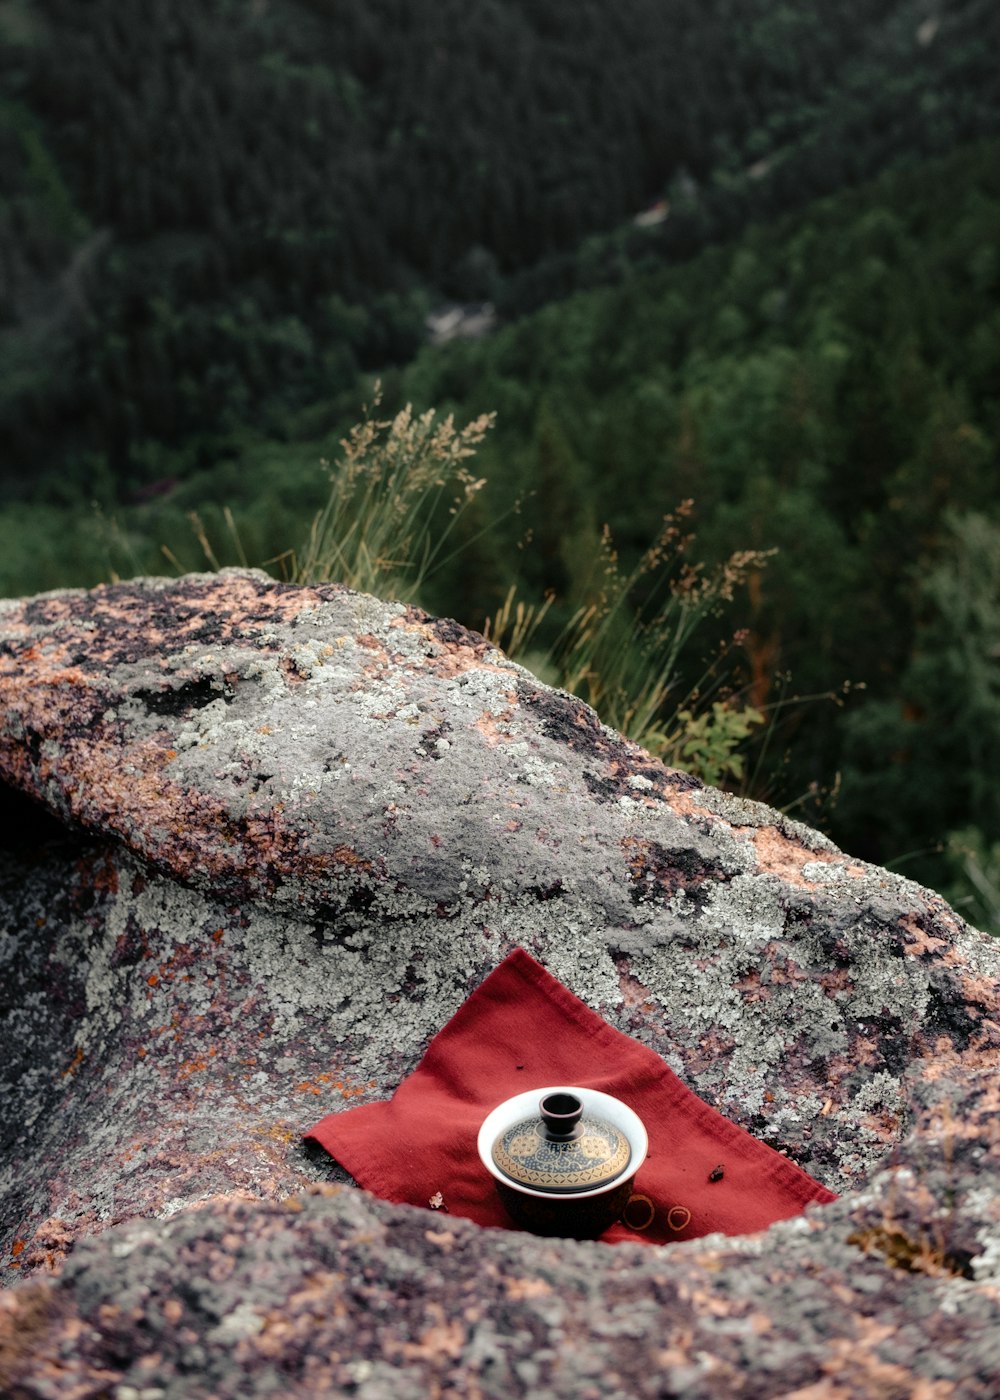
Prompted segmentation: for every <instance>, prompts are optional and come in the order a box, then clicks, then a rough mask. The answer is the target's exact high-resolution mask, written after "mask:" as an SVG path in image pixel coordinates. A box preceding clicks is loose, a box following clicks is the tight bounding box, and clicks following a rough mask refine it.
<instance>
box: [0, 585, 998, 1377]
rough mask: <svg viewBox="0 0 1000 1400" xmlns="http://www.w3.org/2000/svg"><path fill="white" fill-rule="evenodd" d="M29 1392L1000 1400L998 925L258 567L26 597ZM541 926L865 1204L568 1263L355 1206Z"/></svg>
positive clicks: (0, 1335)
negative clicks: (372, 1127) (987, 1398)
mask: <svg viewBox="0 0 1000 1400" xmlns="http://www.w3.org/2000/svg"><path fill="white" fill-rule="evenodd" d="M0 691H2V702H3V703H2V713H0V779H2V781H3V783H4V784H5V785H6V786H5V788H4V790H3V794H2V806H3V810H2V813H0V815H3V816H4V817H5V821H4V829H5V830H6V831H7V833H8V835H7V837H6V839H5V841H4V846H5V849H4V851H3V853H2V857H0V920H2V924H0V987H2V988H3V991H2V993H0V1000H2V1006H0V1013H2V1016H3V1043H4V1046H5V1047H6V1052H7V1053H6V1054H5V1056H4V1057H3V1060H2V1062H0V1102H2V1105H3V1107H2V1110H0V1111H2V1114H3V1121H2V1124H0V1148H2V1153H3V1156H2V1161H0V1196H2V1198H3V1201H4V1208H3V1211H2V1214H0V1221H2V1223H3V1226H4V1230H5V1233H4V1235H3V1237H2V1238H0V1260H2V1261H3V1263H4V1265H5V1269H6V1273H7V1279H8V1281H9V1283H10V1284H11V1286H10V1287H9V1288H8V1290H7V1291H6V1292H4V1293H0V1390H2V1391H3V1393H5V1394H6V1393H10V1394H11V1395H14V1396H25V1397H27V1396H32V1397H34V1396H38V1397H47V1396H80V1397H84V1396H95V1397H96V1396H101V1395H105V1394H107V1395H113V1396H115V1397H117V1400H136V1397H144V1400H160V1397H173V1396H185V1397H187V1396H202V1395H204V1396H215V1397H228V1396H233V1397H244V1396H251V1395H266V1394H281V1395H295V1394H302V1395H307V1394H311V1395H315V1394H323V1393H336V1394H340V1393H343V1394H356V1395H359V1396H362V1397H368V1400H377V1398H378V1397H382V1396H387V1395H392V1396H393V1397H394V1398H395V1397H407V1396H411V1395H412V1396H414V1397H417V1396H420V1397H423V1396H426V1395H435V1394H445V1393H455V1394H461V1395H469V1396H477V1395H479V1396H484V1397H485V1396H494V1395H496V1396H501V1395H504V1396H506V1395H509V1394H510V1393H511V1392H513V1393H531V1394H532V1395H541V1396H544V1395H553V1396H566V1397H570V1396H572V1397H587V1396H594V1397H595V1400H596V1397H598V1396H600V1397H602V1398H603V1397H605V1396H608V1395H614V1394H619V1395H630V1396H631V1395H636V1396H645V1395H649V1396H654V1395H655V1396H664V1395H672V1394H684V1395H706V1396H708V1395H720V1396H721V1395H726V1396H729V1395H733V1394H747V1395H753V1396H770V1395H790V1394H796V1395H800V1396H802V1397H803V1400H805V1397H809V1398H810V1400H812V1397H817V1400H818V1397H820V1396H827V1395H829V1396H837V1397H841V1396H844V1397H846V1396H855V1395H856V1396H871V1395H876V1394H877V1395H879V1396H897V1395H898V1396H899V1397H909V1396H912V1395H923V1396H926V1397H935V1400H936V1397H939V1396H941V1397H944V1396H951V1395H970V1396H972V1395H982V1394H984V1393H989V1392H990V1390H991V1389H994V1390H995V1389H996V1388H997V1387H998V1386H1000V1197H998V1193H997V1173H998V1166H1000V1079H998V1076H997V1066H998V1063H1000V944H998V943H997V942H996V941H994V940H991V939H989V938H988V937H986V936H985V935H982V934H979V933H977V932H975V931H974V930H972V929H970V928H968V927H967V926H966V925H965V924H963V922H962V921H961V920H960V919H959V918H958V917H957V915H955V914H954V913H953V912H952V911H951V910H950V909H949V908H948V906H947V905H946V904H945V903H944V902H943V901H942V900H941V899H940V898H939V897H938V896H936V895H934V894H932V893H930V892H929V891H927V890H924V889H921V888H919V887H918V886H916V885H914V884H912V883H910V882H908V881H906V880H903V879H901V878H900V877H898V876H895V875H890V874H889V873H887V872H886V871H884V870H880V869H877V868H874V867H871V866H867V865H864V864H863V863H861V862H859V861H855V860H852V859H851V858H850V857H848V856H846V855H844V854H842V853H841V852H840V851H839V850H837V849H836V848H835V847H834V846H833V845H831V843H830V842H829V841H827V840H826V839H825V838H824V837H822V836H821V835H819V834H818V833H816V832H815V831H811V830H809V829H808V828H806V827H804V826H801V825H799V824H797V823H795V822H792V821H789V820H788V819H786V818H785V817H783V816H781V815H779V814H778V813H776V812H774V811H772V810H770V809H768V808H766V807H763V806H761V805H759V804H756V803H751V802H746V801H742V800H739V799H736V798H733V797H729V796H726V795H725V794H722V793H720V792H717V791H714V790H712V789H708V788H705V787H703V786H702V785H701V784H699V783H698V782H696V781H695V780H693V779H692V778H690V777H689V776H687V775H685V774H683V773H680V772H677V771H674V770H670V769H668V768H665V767H664V766H662V765H661V764H659V763H657V762H655V761H654V760H652V759H651V758H650V757H649V755H648V754H646V753H645V752H644V751H643V750H642V749H640V748H638V747H637V746H636V745H634V744H632V743H630V742H629V741H627V740H625V739H623V738H622V737H621V736H620V735H618V734H616V733H614V732H613V731H611V730H609V729H607V728H606V727H605V726H603V725H602V724H601V723H600V721H599V720H598V719H597V717H596V716H595V715H594V713H593V712H592V711H591V710H589V709H588V708H587V707H586V706H585V705H584V704H582V703H581V702H580V701H579V700H577V699H575V698H574V697H572V696H570V695H567V694H564V693H562V692H558V691H553V690H551V689H549V688H547V687H546V686H544V685H543V684H541V682H539V681H538V680H537V679H536V678H535V677H534V676H532V675H531V674H530V673H529V672H527V671H525V670H524V669H523V668H521V667H519V666H517V665H515V664H514V663H512V662H510V661H509V660H508V659H507V658H506V657H504V656H503V655H502V653H500V652H498V651H497V650H496V649H494V648H493V647H492V646H491V645H490V644H489V643H488V642H487V641H486V640H485V639H484V638H482V637H480V636H478V635H477V634H475V633H470V632H468V631H466V630H465V629H463V628H461V627H459V626H458V625H456V624H455V623H453V622H448V621H444V620H441V619H435V618H432V617H429V616H427V615H426V614H424V613H422V612H420V611H419V610H417V609H415V608H406V607H403V606H402V605H399V604H395V603H387V602H381V601H378V600H376V599H373V598H370V597H366V596H363V595H359V594H357V593H354V592H352V591H350V590H348V589H346V588H342V587H338V586H332V585H331V586H323V587H315V588H309V587H298V586H292V585H282V584H278V583H275V582H274V581H273V580H272V579H270V578H268V577H267V576H266V575H264V574H261V573H257V572H254V571H246V570H245V571H223V572H222V573H221V574H212V575H191V576H188V577H185V578H182V579H179V580H162V579H140V580H133V581H131V582H129V583H123V584H116V585H113V586H109V587H105V588H100V589H96V590H94V591H92V592H59V593H52V594H45V595H42V596H39V597H36V598H33V599H28V600H22V601H8V602H5V603H0ZM517 945H521V946H524V947H525V948H527V949H528V951H529V952H531V953H532V954H533V955H534V956H535V957H537V958H538V959H539V960H540V961H542V962H543V963H544V964H545V965H546V966H547V967H548V968H549V969H550V970H551V971H552V972H553V973H554V974H555V975H556V976H557V977H559V978H560V979H561V980H562V981H564V982H565V983H566V984H567V985H568V986H569V987H570V988H571V989H572V990H573V991H574V992H576V993H577V995H578V996H580V997H582V998H583V999H584V1000H585V1001H587V1002H588V1003H589V1004H590V1005H591V1006H593V1007H594V1008H595V1009H596V1010H598V1011H599V1012H600V1013H601V1014H602V1015H604V1016H605V1017H606V1019H607V1020H608V1021H610V1022H611V1023H612V1024H614V1025H616V1026H617V1027H618V1028H620V1029H621V1030H624V1031H625V1032H627V1033H628V1034H630V1035H632V1036H634V1037H636V1038H637V1039H639V1040H641V1041H643V1042H644V1043H646V1044H648V1045H650V1046H651V1047H653V1048H654V1049H655V1050H656V1051H657V1052H658V1053H659V1054H661V1055H662V1056H663V1057H664V1059H665V1060H666V1061H667V1062H668V1064H670V1066H671V1067H672V1068H673V1069H674V1070H675V1071H676V1072H677V1073H678V1074H679V1075H680V1076H681V1077H682V1078H683V1079H684V1080H685V1082H686V1083H687V1084H689V1085H690V1086H691V1088H693V1089H694V1090H695V1091H696V1092H697V1093H698V1094H700V1095H701V1096H702V1098H704V1099H705V1100H707V1101H708V1102H709V1103H711V1104H712V1105H713V1106H715V1107H717V1108H718V1109H720V1111H722V1112H723V1113H725V1114H726V1115H727V1116H729V1117H730V1118H732V1119H733V1120H734V1121H736V1122H737V1123H739V1124H740V1125H741V1126H743V1127H744V1128H746V1129H748V1130H749V1131H750V1132H751V1133H754V1134H755V1135H757V1136H758V1137H760V1138H762V1139H764V1140H765V1141H767V1142H769V1143H770V1144H771V1145H772V1146H775V1147H777V1148H778V1149H779V1150H781V1151H784V1152H786V1153H788V1154H789V1155H790V1156H791V1157H792V1158H794V1160H796V1161H797V1162H798V1163H799V1164H800V1165H801V1166H803V1167H804V1168H805V1169H806V1170H807V1171H809V1172H811V1173H812V1174H813V1175H814V1176H816V1177H817V1178H819V1180H821V1181H822V1182H823V1183H824V1184H825V1185H826V1186H828V1187H830V1188H831V1189H832V1190H834V1191H837V1192H840V1193H842V1194H841V1198H840V1199H839V1200H838V1201H837V1202H836V1203H834V1204H833V1205H829V1206H823V1207H811V1208H810V1209H809V1211H807V1213H806V1214H805V1215H804V1216H802V1217H799V1218H797V1219H794V1220H791V1221H785V1222H782V1223H780V1224H778V1225H775V1226H773V1227H772V1228H771V1229H770V1230H768V1231H766V1232H764V1233H763V1234H759V1235H755V1236H744V1237H738V1238H724V1237H721V1236H713V1237H709V1238H705V1239H702V1240H696V1241H693V1242H690V1243H684V1244H676V1245H671V1246H666V1247H663V1248H657V1249H653V1248H649V1247H645V1246H641V1245H629V1244H621V1245H616V1246H609V1245H605V1244H601V1243H597V1244H585V1243H575V1242H569V1241H559V1240H556V1241H551V1240H550V1241H542V1240H538V1239H536V1238H534V1237H532V1236H529V1235H525V1234H522V1233H519V1232H515V1231H499V1230H482V1229H479V1228H477V1227H476V1226H474V1225H472V1224H470V1223H469V1222H467V1221H463V1220H458V1219H454V1218H451V1217H449V1216H447V1215H445V1214H443V1213H435V1212H432V1211H430V1210H428V1211H426V1212H425V1211H421V1210H416V1209H412V1208H408V1207H396V1206H390V1205H387V1204H385V1203H383V1202H380V1201H378V1200H375V1199H374V1198H372V1197H371V1196H369V1195H367V1194H366V1193H364V1192H361V1191H359V1190H358V1189H357V1188H355V1187H353V1186H352V1185H351V1184H350V1182H349V1179H348V1178H347V1177H346V1174H345V1173H343V1172H342V1171H341V1170H340V1169H339V1168H337V1167H336V1166H335V1165H334V1164H333V1163H332V1162H330V1161H329V1159H327V1158H325V1156H324V1155H323V1154H322V1153H317V1152H316V1151H315V1150H314V1149H308V1148H306V1147H304V1146H303V1144H302V1141H301V1137H302V1133H303V1131H304V1130H305V1129H306V1128H308V1127H309V1126H310V1125H311V1123H312V1122H314V1121H315V1120H316V1119H317V1118H319V1117H321V1116H322V1115H323V1114H324V1113H327V1112H330V1111H333V1110H335V1109H336V1108H337V1107H338V1106H339V1105H344V1106H350V1105H352V1104H355V1103H360V1102H365V1101H366V1100H368V1099H372V1098H383V1097H387V1096H388V1095H390V1094H391V1093H392V1091H393V1089H394V1088H395V1087H396V1085H397V1084H398V1083H399V1082H400V1080H401V1079H402V1078H403V1077H404V1076H405V1075H406V1074H407V1073H408V1072H409V1071H410V1070H411V1069H412V1068H413V1066H414V1065H415V1064H416V1063H417V1061H418V1060H419V1058H420V1056H421V1054H422V1053H423V1050H424V1048H425V1047H426V1045H427V1042H428V1040H429V1039H430V1037H431V1036H432V1035H433V1033H434V1032H435V1031H436V1030H437V1029H438V1028H439V1027H440V1026H441V1025H442V1024H443V1023H444V1022H445V1021H446V1020H447V1019H448V1017H449V1016H450V1015H451V1014H452V1013H453V1012H454V1011H455V1010H456V1009H457V1007H458V1006H459V1005H460V1004H461V1003H462V1001H463V1000H464V999H465V998H466V996H467V995H468V994H469V992H470V991H471V990H472V989H473V988H474V987H475V986H476V985H478V983H479V982H480V981H481V980H482V979H483V977H484V976H485V975H486V974H487V973H488V972H489V971H491V970H492V968H493V967H495V966H496V965H497V963H498V962H499V961H500V960H501V959H502V957H503V956H504V955H505V954H506V953H507V952H509V951H510V950H511V949H512V948H513V947H515V946H517Z"/></svg>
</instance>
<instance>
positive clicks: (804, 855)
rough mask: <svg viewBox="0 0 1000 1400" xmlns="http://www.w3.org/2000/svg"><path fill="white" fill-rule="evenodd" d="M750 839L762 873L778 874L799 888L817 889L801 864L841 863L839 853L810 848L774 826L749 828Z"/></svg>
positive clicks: (742, 828) (743, 829)
mask: <svg viewBox="0 0 1000 1400" xmlns="http://www.w3.org/2000/svg"><path fill="white" fill-rule="evenodd" d="M736 830H737V831H747V830H748V828H746V827H737V828H736ZM750 840H751V841H752V842H753V844H754V846H755V847H756V848H757V860H758V863H759V865H760V868H761V870H762V871H763V872H765V873H766V874H768V875H778V876H780V877H781V879H783V880H787V881H789V883H790V884H793V885H801V886H802V888H803V889H807V890H814V889H816V888H817V885H816V882H815V881H814V880H807V879H806V877H805V876H804V875H803V874H802V868H803V866H806V865H813V864H815V863H816V862H817V861H821V862H822V863H823V864H824V865H840V866H844V862H843V859H842V857H840V856H839V855H831V854H830V852H829V851H811V850H810V849H809V847H808V846H803V845H801V844H800V843H799V842H798V841H792V840H790V839H789V838H788V837H787V836H783V835H782V834H781V832H780V831H779V830H778V829H777V827H774V826H761V827H757V828H754V829H752V830H751V832H750Z"/></svg>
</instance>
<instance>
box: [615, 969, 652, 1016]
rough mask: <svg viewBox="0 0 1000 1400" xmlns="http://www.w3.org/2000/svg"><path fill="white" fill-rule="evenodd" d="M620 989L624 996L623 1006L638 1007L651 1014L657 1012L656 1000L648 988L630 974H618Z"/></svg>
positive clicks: (622, 972) (623, 972)
mask: <svg viewBox="0 0 1000 1400" xmlns="http://www.w3.org/2000/svg"><path fill="white" fill-rule="evenodd" d="M618 987H619V990H620V991H621V994H622V1004H623V1005H624V1006H627V1007H638V1008H639V1010H641V1011H644V1012H646V1013H647V1014H650V1013H652V1012H654V1011H656V1010H657V1009H658V1008H657V1003H656V998H655V997H654V996H653V994H652V992H651V991H650V990H649V988H648V987H644V986H643V984H642V983H641V982H640V981H639V980H638V979H637V978H635V977H633V976H632V974H631V973H630V972H625V971H621V972H619V974H618Z"/></svg>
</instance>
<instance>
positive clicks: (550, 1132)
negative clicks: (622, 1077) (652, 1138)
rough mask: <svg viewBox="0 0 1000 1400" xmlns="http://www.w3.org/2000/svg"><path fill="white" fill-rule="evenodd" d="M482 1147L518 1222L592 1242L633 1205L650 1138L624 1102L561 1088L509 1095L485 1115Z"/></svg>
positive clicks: (546, 1232)
mask: <svg viewBox="0 0 1000 1400" xmlns="http://www.w3.org/2000/svg"><path fill="white" fill-rule="evenodd" d="M478 1147H479V1157H480V1160H481V1161H482V1164H483V1166H484V1167H485V1168H486V1170H487V1171H488V1172H489V1173H490V1175H491V1176H492V1177H493V1178H494V1181H495V1183H496V1189H497V1194H498V1195H499V1197H500V1199H501V1201H502V1202H503V1204H504V1206H505V1207H506V1210H507V1213H508V1214H509V1215H510V1217H511V1219H512V1220H513V1222H514V1223H515V1225H520V1226H521V1228H522V1229H525V1230H531V1231H533V1232H534V1233H535V1234H536V1235H562V1236H565V1237H567V1238H569V1239H578V1240H592V1239H596V1238H597V1236H598V1235H601V1234H603V1233H604V1231H605V1230H606V1229H607V1228H608V1226H609V1225H613V1224H614V1223H615V1221H616V1220H618V1219H619V1218H620V1217H621V1215H622V1213H623V1211H624V1210H625V1207H626V1206H627V1205H628V1203H629V1199H630V1197H631V1195H632V1183H633V1181H634V1178H635V1174H636V1172H637V1171H638V1170H639V1168H640V1167H641V1166H642V1164H643V1162H644V1161H645V1159H646V1153H647V1152H648V1150H649V1139H648V1138H647V1136H646V1129H645V1128H644V1127H643V1125H642V1120H641V1119H640V1118H639V1116H638V1114H636V1113H633V1111H632V1110H631V1109H630V1108H629V1107H628V1105H627V1104H624V1103H622V1102H621V1100H620V1099H616V1098H612V1096H611V1095H610V1094H602V1093H600V1092H599V1091H598V1090H597V1089H582V1088H572V1087H567V1086H565V1085H554V1086H552V1087H551V1088H548V1089H531V1090H529V1091H528V1092H527V1093H524V1094H515V1095H514V1097H513V1098H512V1099H505V1100H504V1102H503V1103H502V1104H499V1105H498V1106H497V1107H496V1108H495V1109H493V1111H492V1113H490V1114H488V1115H487V1117H486V1118H485V1119H484V1120H483V1125H482V1127H481V1128H480V1129H479V1139H478Z"/></svg>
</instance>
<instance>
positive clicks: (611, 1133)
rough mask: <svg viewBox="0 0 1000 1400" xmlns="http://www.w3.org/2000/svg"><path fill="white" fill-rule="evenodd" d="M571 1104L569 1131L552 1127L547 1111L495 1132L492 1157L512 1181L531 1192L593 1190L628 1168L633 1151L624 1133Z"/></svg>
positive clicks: (567, 1096)
mask: <svg viewBox="0 0 1000 1400" xmlns="http://www.w3.org/2000/svg"><path fill="white" fill-rule="evenodd" d="M554 1097H556V1096H550V1099H549V1100H543V1104H542V1105H539V1106H540V1107H543V1105H547V1104H548V1103H550V1102H551V1100H552V1099H553V1098H554ZM558 1097H559V1098H561V1099H568V1098H569V1097H570V1096H569V1095H559V1096H558ZM574 1102H575V1104H576V1105H577V1112H576V1113H575V1114H573V1115H572V1117H573V1119H574V1122H573V1124H572V1128H571V1129H569V1124H568V1123H567V1125H566V1127H567V1129H569V1130H568V1131H562V1132H560V1131H558V1127H559V1126H561V1125H555V1126H556V1131H553V1118H552V1115H550V1114H548V1113H546V1114H545V1116H544V1117H537V1118H524V1119H522V1120H521V1122H520V1123H515V1124H514V1125H513V1126H512V1127H510V1128H507V1129H506V1130H505V1131H504V1132H502V1133H500V1135H499V1136H498V1138H497V1139H496V1142H495V1143H494V1144H493V1161H494V1162H495V1164H496V1165H497V1166H498V1167H499V1169H500V1170H501V1171H502V1172H503V1174H504V1175H505V1176H507V1177H509V1178H510V1180H511V1181H512V1182H514V1183H515V1184H516V1185H518V1186H527V1187H529V1188H530V1189H532V1190H535V1191H592V1190H594V1189H595V1188H597V1187H600V1186H607V1185H610V1183H611V1182H613V1181H614V1180H615V1178H616V1177H619V1176H621V1174H622V1172H623V1171H624V1170H625V1168H626V1167H627V1166H628V1164H629V1161H630V1159H631V1156H632V1149H631V1146H630V1145H629V1140H628V1138H627V1137H626V1135H625V1134H624V1133H623V1132H621V1130H620V1129H618V1128H616V1127H615V1126H614V1125H613V1124H612V1123H607V1122H605V1121H604V1119H602V1118H594V1117H591V1116H590V1115H589V1114H582V1113H581V1112H580V1111H579V1110H580V1108H581V1107H582V1105H580V1101H579V1100H578V1099H575V1100H574ZM543 1112H544V1108H543ZM565 1116H566V1117H567V1119H568V1118H569V1116H570V1115H565Z"/></svg>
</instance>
